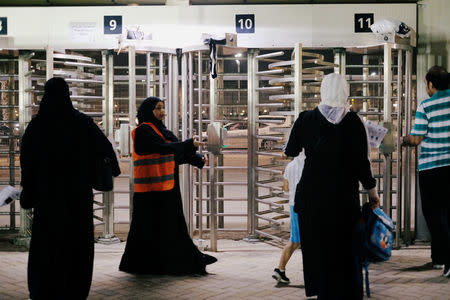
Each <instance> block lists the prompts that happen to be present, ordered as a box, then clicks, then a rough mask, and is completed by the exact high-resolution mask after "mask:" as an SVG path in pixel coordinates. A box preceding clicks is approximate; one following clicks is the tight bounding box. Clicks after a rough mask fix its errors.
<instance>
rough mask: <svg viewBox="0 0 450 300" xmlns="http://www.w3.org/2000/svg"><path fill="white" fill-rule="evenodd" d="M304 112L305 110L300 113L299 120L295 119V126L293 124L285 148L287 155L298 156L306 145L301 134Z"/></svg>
mask: <svg viewBox="0 0 450 300" xmlns="http://www.w3.org/2000/svg"><path fill="white" fill-rule="evenodd" d="M304 113H305V112H301V113H300V115H299V116H298V118H297V120H295V123H294V126H292V129H291V134H290V135H289V140H288V142H287V144H286V148H285V150H284V153H285V154H286V155H287V156H291V157H296V156H297V155H299V154H300V152H301V151H302V149H303V147H304V146H303V141H302V135H301V128H302V123H303V117H304Z"/></svg>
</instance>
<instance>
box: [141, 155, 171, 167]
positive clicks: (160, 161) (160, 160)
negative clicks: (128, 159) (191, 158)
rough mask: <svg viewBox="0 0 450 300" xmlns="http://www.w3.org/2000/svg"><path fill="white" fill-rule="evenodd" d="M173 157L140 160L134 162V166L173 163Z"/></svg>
mask: <svg viewBox="0 0 450 300" xmlns="http://www.w3.org/2000/svg"><path fill="white" fill-rule="evenodd" d="M173 160H174V158H173V155H169V156H163V157H159V158H147V159H139V160H136V161H134V162H133V164H134V166H145V165H157V164H163V163H166V162H170V161H173Z"/></svg>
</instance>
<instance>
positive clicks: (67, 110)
mask: <svg viewBox="0 0 450 300" xmlns="http://www.w3.org/2000/svg"><path fill="white" fill-rule="evenodd" d="M74 112H75V109H74V108H73V105H72V101H71V100H70V91H69V85H68V84H67V82H66V81H65V80H64V79H63V78H60V77H53V78H51V79H49V80H48V81H47V82H46V83H45V87H44V96H43V97H42V101H41V104H40V105H39V112H38V115H40V116H48V117H51V118H66V117H67V116H71V115H73V113H74Z"/></svg>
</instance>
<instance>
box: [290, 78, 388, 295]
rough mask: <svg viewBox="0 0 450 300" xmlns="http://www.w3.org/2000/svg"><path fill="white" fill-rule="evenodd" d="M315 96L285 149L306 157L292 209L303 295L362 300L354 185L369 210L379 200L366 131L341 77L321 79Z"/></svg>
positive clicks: (357, 199)
mask: <svg viewBox="0 0 450 300" xmlns="http://www.w3.org/2000/svg"><path fill="white" fill-rule="evenodd" d="M320 92H321V98H322V101H321V103H320V105H319V106H318V107H317V108H315V109H314V110H311V111H304V112H302V113H300V115H299V117H298V119H297V120H296V121H295V124H294V126H293V128H292V131H291V134H290V137H289V141H288V143H287V145H286V149H285V154H286V155H287V156H292V157H295V156H297V155H298V154H299V153H300V152H301V151H302V150H303V149H304V151H305V155H306V160H305V167H304V169H303V174H302V177H301V179H300V182H299V184H298V185H297V188H296V192H295V206H294V210H295V212H297V213H298V215H299V218H300V220H299V223H300V236H301V237H302V254H303V274H304V281H305V291H306V296H308V297H310V296H315V295H317V296H318V299H362V298H363V286H362V281H360V280H358V279H360V278H362V270H361V265H360V264H359V262H358V261H357V259H356V256H354V255H353V254H354V253H352V248H353V247H352V244H353V243H355V242H356V241H355V240H353V238H352V230H353V228H354V225H355V223H356V222H357V220H358V219H359V217H360V203H359V182H361V184H362V185H363V187H364V188H365V189H366V190H368V191H369V201H370V202H371V203H372V205H373V206H377V205H379V201H380V200H379V197H378V195H377V192H376V188H375V186H376V181H375V179H374V178H373V176H372V172H371V169H370V161H369V158H368V149H367V136H366V130H365V127H364V124H363V123H362V122H361V120H360V118H359V117H358V116H357V114H356V113H354V112H350V111H349V105H348V103H347V98H348V95H349V92H348V84H347V82H346V80H345V77H344V76H342V75H339V74H329V75H327V76H325V77H324V78H323V81H322V85H321V88H320ZM358 281H359V282H358Z"/></svg>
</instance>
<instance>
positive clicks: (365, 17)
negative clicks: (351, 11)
mask: <svg viewBox="0 0 450 300" xmlns="http://www.w3.org/2000/svg"><path fill="white" fill-rule="evenodd" d="M373 23H374V17H373V14H355V32H357V33H358V32H372V30H371V29H370V25H372V24H373Z"/></svg>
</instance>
